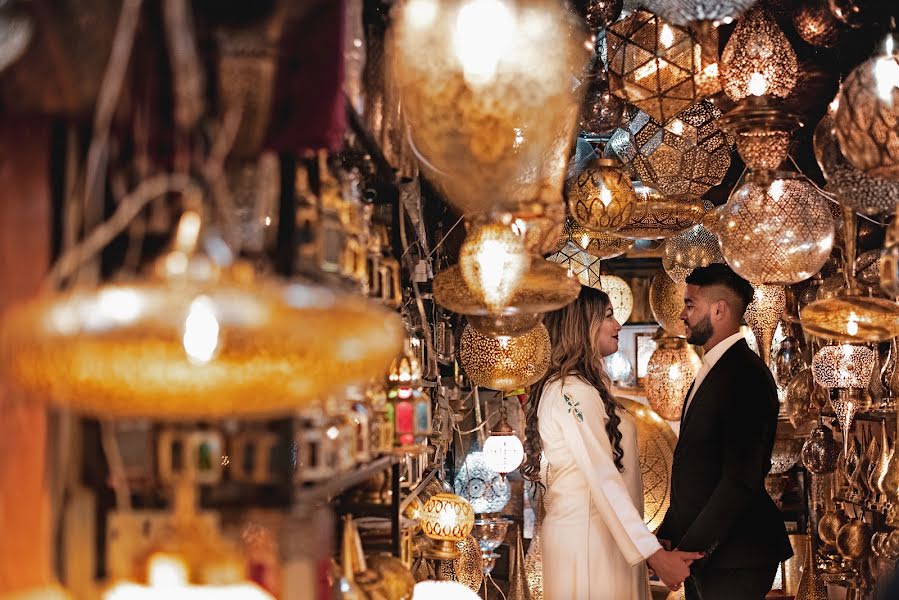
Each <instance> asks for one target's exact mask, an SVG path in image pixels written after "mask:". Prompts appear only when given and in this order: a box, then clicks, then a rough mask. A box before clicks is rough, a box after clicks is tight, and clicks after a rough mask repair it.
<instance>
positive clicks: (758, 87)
mask: <svg viewBox="0 0 899 600" xmlns="http://www.w3.org/2000/svg"><path fill="white" fill-rule="evenodd" d="M748 89H749V93H750V94H751V95H752V96H764V95H765V94H766V93H767V92H768V80H767V79H766V78H765V76H764V75H762V74H761V73H753V74H752V75H751V76H750V77H749V86H748Z"/></svg>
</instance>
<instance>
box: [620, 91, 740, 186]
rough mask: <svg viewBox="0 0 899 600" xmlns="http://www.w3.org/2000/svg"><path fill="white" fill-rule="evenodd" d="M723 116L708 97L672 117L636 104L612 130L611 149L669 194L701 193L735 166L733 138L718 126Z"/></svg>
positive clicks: (642, 177) (642, 178)
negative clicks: (661, 116)
mask: <svg viewBox="0 0 899 600" xmlns="http://www.w3.org/2000/svg"><path fill="white" fill-rule="evenodd" d="M720 117H721V111H720V110H719V109H718V108H717V107H716V106H715V105H714V104H712V103H711V102H709V101H708V100H701V101H699V102H696V103H694V104H690V105H689V106H687V107H686V108H685V109H684V110H683V111H681V112H680V113H678V114H677V115H675V116H674V117H672V118H671V119H670V120H668V121H666V122H659V121H656V120H654V119H653V118H652V117H651V116H650V115H649V114H647V113H645V112H643V111H639V110H636V109H634V110H631V111H629V112H628V114H627V116H626V118H625V121H624V122H623V123H622V125H621V127H620V128H619V129H616V130H615V131H614V133H612V137H611V138H610V139H609V141H608V143H607V147H606V153H609V152H611V153H613V154H614V155H615V156H617V157H618V158H620V159H621V160H622V161H623V162H624V163H625V164H626V165H627V166H628V167H629V168H630V169H632V170H633V172H634V174H635V175H636V176H637V177H638V178H639V179H640V181H642V182H643V184H645V185H647V186H649V187H651V188H654V189H656V190H658V191H660V192H662V193H663V194H665V195H666V196H684V197H688V198H699V197H700V196H702V195H703V194H705V193H706V192H707V191H709V190H710V189H711V188H712V187H714V186H716V185H718V184H719V183H721V181H722V180H723V179H724V176H725V175H726V174H727V170H728V169H729V168H730V149H731V147H732V146H733V138H732V137H731V136H730V135H729V134H727V133H725V132H723V131H722V130H721V129H720V127H719V126H718V124H717V120H718V119H719V118H720Z"/></svg>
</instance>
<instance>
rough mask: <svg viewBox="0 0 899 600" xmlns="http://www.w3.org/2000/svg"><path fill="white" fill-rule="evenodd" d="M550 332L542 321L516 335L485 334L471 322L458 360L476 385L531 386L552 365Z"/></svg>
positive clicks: (462, 340)
mask: <svg viewBox="0 0 899 600" xmlns="http://www.w3.org/2000/svg"><path fill="white" fill-rule="evenodd" d="M550 352H551V348H550V344H549V333H548V332H547V331H546V327H544V326H543V324H542V323H541V324H540V325H538V326H537V327H535V328H534V329H532V330H531V331H530V332H529V333H526V334H524V335H522V336H519V337H514V338H505V337H504V338H500V339H496V338H489V337H484V336H483V335H481V334H480V333H478V332H477V331H475V330H474V328H472V327H471V326H470V325H469V326H466V327H465V330H464V331H463V332H462V339H461V341H460V343H459V362H460V363H461V364H462V368H463V369H465V373H466V375H468V378H469V379H471V382H472V383H474V384H475V385H479V386H482V387H486V388H490V389H491V390H500V391H510V390H514V389H518V388H522V387H526V386H529V385H531V384H533V383H534V382H536V381H537V380H538V379H540V378H541V377H543V374H544V373H546V369H547V368H549V358H550V356H549V355H550Z"/></svg>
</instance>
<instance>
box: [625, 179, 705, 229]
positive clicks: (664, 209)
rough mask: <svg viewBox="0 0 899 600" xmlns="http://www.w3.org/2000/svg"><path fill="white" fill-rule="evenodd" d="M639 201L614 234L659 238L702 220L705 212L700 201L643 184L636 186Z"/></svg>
mask: <svg viewBox="0 0 899 600" xmlns="http://www.w3.org/2000/svg"><path fill="white" fill-rule="evenodd" d="M634 191H635V193H636V194H637V202H636V204H635V205H634V210H633V212H631V215H630V217H629V218H628V219H627V220H626V221H625V222H624V223H623V224H622V225H621V226H620V227H619V228H618V229H617V230H616V231H615V235H619V236H621V237H626V238H629V239H634V240H660V239H663V238H666V237H668V236H671V235H676V234H678V233H681V232H682V231H685V230H687V229H689V228H690V227H692V226H693V225H695V224H696V223H699V222H700V221H701V220H702V217H703V215H704V214H705V207H704V206H703V205H702V203H701V202H696V201H692V200H684V199H678V198H667V197H665V196H663V195H662V194H660V193H659V192H657V191H656V190H654V189H652V188H648V187H646V186H644V185H637V186H635V187H634Z"/></svg>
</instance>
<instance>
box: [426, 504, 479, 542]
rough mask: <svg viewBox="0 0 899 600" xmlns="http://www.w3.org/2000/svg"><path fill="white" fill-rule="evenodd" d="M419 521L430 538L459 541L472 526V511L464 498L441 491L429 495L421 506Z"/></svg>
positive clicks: (469, 531)
mask: <svg viewBox="0 0 899 600" xmlns="http://www.w3.org/2000/svg"><path fill="white" fill-rule="evenodd" d="M419 523H421V530H422V531H423V532H424V534H425V535H426V536H428V537H429V538H431V539H432V540H446V541H450V542H459V541H461V540H463V539H465V537H466V536H467V535H468V534H469V533H471V528H472V527H474V511H473V510H472V508H471V504H469V503H468V501H467V500H465V498H462V497H460V496H457V495H456V494H450V493H447V492H442V493H439V494H435V495H433V496H431V497H430V498H429V499H428V501H427V502H426V503H425V505H424V507H422V509H421V517H420V518H419Z"/></svg>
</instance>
